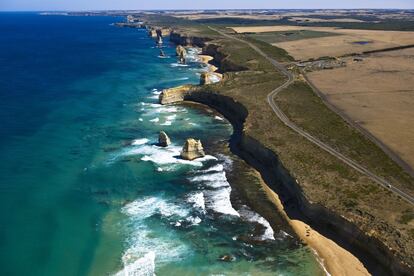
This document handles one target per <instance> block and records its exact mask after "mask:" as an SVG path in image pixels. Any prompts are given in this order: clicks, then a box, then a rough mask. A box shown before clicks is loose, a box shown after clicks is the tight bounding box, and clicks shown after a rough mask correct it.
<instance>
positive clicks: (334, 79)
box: [308, 49, 414, 168]
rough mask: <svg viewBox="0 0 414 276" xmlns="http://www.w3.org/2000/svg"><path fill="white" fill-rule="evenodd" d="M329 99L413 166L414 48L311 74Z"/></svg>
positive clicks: (376, 55) (312, 78) (378, 54)
mask: <svg viewBox="0 0 414 276" xmlns="http://www.w3.org/2000/svg"><path fill="white" fill-rule="evenodd" d="M308 77H309V78H310V80H311V81H312V82H313V83H314V84H315V86H317V87H318V88H319V89H320V90H321V92H322V93H324V94H325V95H326V97H327V99H328V101H329V102H330V103H332V104H333V105H334V106H336V107H337V108H339V109H340V110H342V111H343V112H344V113H345V114H347V115H348V116H349V117H350V118H351V119H352V120H354V121H355V122H357V123H359V124H360V125H361V126H362V127H363V128H365V129H366V130H368V131H369V132H370V133H371V134H373V135H374V136H375V137H376V138H378V139H379V140H380V141H382V142H383V143H384V144H385V145H386V146H388V147H389V148H390V149H391V150H392V151H394V152H395V153H396V154H397V155H398V156H400V158H401V159H403V160H404V161H405V162H407V163H408V164H409V165H410V166H411V167H412V168H414V127H413V126H414V108H413V106H414V49H405V50H399V51H393V52H386V53H377V54H374V55H371V56H370V57H368V58H365V59H364V60H363V61H362V62H356V63H354V62H352V61H351V59H349V60H348V65H347V67H344V68H337V69H333V70H324V71H317V72H312V73H310V74H308Z"/></svg>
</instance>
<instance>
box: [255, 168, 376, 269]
mask: <svg viewBox="0 0 414 276" xmlns="http://www.w3.org/2000/svg"><path fill="white" fill-rule="evenodd" d="M257 174H258V178H259V179H260V182H261V184H262V187H263V190H264V191H265V192H266V194H267V196H268V198H269V200H270V201H271V202H272V203H273V204H274V205H275V206H276V207H277V209H278V211H279V212H280V213H281V214H282V216H284V217H285V219H286V220H287V221H288V223H289V224H290V226H292V228H293V230H294V231H295V233H296V234H297V235H298V236H299V238H300V239H301V240H302V241H303V242H304V243H305V244H307V245H309V247H310V248H312V249H313V250H314V252H315V255H316V258H317V259H318V261H319V262H320V263H321V265H322V266H323V268H324V269H325V270H327V274H328V275H333V276H335V275H348V276H357V275H371V274H370V273H369V272H368V271H367V269H366V268H365V267H364V265H363V264H362V263H361V262H360V261H359V260H358V259H357V258H356V257H355V256H354V255H352V254H351V253H350V252H348V251H346V250H345V249H343V248H342V247H340V246H339V245H338V244H336V243H335V242H334V241H332V240H331V239H328V238H326V237H324V236H322V235H321V234H319V233H318V232H317V231H315V230H314V229H312V228H311V227H310V226H309V225H307V224H306V223H304V222H302V221H300V220H296V219H290V218H289V216H288V215H287V214H286V212H285V210H284V207H283V204H282V202H281V201H280V199H279V196H278V195H277V194H276V193H275V192H274V191H273V190H272V189H270V187H269V186H268V185H267V184H266V183H265V182H264V181H263V180H262V178H261V176H260V174H259V173H258V172H257Z"/></svg>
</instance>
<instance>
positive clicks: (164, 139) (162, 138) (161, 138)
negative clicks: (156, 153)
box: [158, 131, 171, 147]
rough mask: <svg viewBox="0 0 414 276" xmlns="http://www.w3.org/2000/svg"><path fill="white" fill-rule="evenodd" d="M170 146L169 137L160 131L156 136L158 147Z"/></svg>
mask: <svg viewBox="0 0 414 276" xmlns="http://www.w3.org/2000/svg"><path fill="white" fill-rule="evenodd" d="M170 144H171V140H170V137H168V135H167V133H165V132H164V131H160V134H159V135H158V145H159V146H160V147H168V146H169V145H170Z"/></svg>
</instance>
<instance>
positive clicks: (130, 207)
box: [122, 197, 188, 220]
mask: <svg viewBox="0 0 414 276" xmlns="http://www.w3.org/2000/svg"><path fill="white" fill-rule="evenodd" d="M122 212H123V213H124V214H126V215H128V216H132V217H135V218H137V219H140V220H142V219H145V218H148V217H150V216H152V215H154V214H160V215H162V216H163V217H172V216H178V217H186V216H187V215H188V210H186V209H184V208H183V207H182V206H179V205H177V204H174V203H171V202H168V201H166V200H165V199H163V198H160V197H146V198H143V199H139V200H135V201H133V202H131V203H128V204H127V205H125V206H124V207H123V208H122Z"/></svg>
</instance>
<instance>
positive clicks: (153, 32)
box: [148, 27, 171, 38]
mask: <svg viewBox="0 0 414 276" xmlns="http://www.w3.org/2000/svg"><path fill="white" fill-rule="evenodd" d="M170 32H171V30H170V29H166V28H158V27H150V28H148V36H150V37H152V38H158V37H164V36H168V35H169V34H170Z"/></svg>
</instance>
